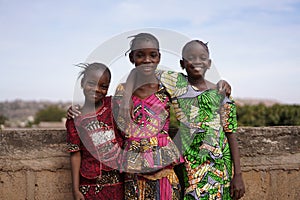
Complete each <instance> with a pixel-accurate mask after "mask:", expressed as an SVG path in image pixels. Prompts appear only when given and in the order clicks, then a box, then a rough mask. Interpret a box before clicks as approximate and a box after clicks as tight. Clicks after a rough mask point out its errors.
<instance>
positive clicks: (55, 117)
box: [34, 105, 66, 124]
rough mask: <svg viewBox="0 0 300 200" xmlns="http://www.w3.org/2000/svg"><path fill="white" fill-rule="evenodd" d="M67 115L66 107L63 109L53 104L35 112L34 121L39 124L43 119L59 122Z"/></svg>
mask: <svg viewBox="0 0 300 200" xmlns="http://www.w3.org/2000/svg"><path fill="white" fill-rule="evenodd" d="M65 116H66V111H65V110H64V109H62V108H60V107H58V106H56V105H51V106H48V107H46V108H44V109H41V110H39V111H38V112H37V113H36V114H35V120H34V123H35V124H38V123H40V122H41V121H45V122H59V121H61V119H62V118H63V117H65Z"/></svg>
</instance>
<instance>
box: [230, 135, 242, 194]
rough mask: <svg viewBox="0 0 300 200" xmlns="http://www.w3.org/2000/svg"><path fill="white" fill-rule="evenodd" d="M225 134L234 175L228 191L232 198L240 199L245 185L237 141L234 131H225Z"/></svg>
mask: <svg viewBox="0 0 300 200" xmlns="http://www.w3.org/2000/svg"><path fill="white" fill-rule="evenodd" d="M226 136H227V139H228V142H229V147H230V151H231V156H232V160H233V165H234V175H233V179H232V181H231V185H230V193H231V196H232V197H233V199H240V198H241V197H243V196H244V193H245V185H244V181H243V177H242V170H241V164H240V153H239V149H238V142H237V140H236V136H235V133H226Z"/></svg>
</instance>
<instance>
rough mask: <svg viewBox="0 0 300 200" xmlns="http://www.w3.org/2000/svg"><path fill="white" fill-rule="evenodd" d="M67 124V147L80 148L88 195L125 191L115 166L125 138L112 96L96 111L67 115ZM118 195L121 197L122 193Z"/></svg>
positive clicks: (84, 186)
mask: <svg viewBox="0 0 300 200" xmlns="http://www.w3.org/2000/svg"><path fill="white" fill-rule="evenodd" d="M66 128H67V132H68V134H67V143H68V144H69V149H68V150H69V151H70V152H75V151H80V152H81V166H80V175H81V180H80V181H81V182H80V184H81V187H80V189H81V191H82V193H83V194H86V199H95V198H98V197H101V198H100V199H103V197H105V198H106V199H111V198H109V197H110V196H111V195H114V194H112V193H118V195H121V194H123V193H122V192H120V191H123V190H122V188H120V186H119V185H120V184H121V185H122V184H123V180H122V179H121V178H120V177H119V176H120V174H119V172H117V171H116V170H114V169H113V168H116V167H117V165H118V163H117V161H118V156H119V151H120V146H121V145H122V138H121V136H120V135H119V134H120V133H119V132H118V130H117V129H116V127H115V125H114V123H113V118H112V112H111V98H110V97H106V98H105V99H104V100H103V105H102V107H101V108H100V109H99V110H98V111H97V112H96V114H86V115H83V116H79V117H77V118H75V120H73V119H72V120H69V119H68V120H67V122H66ZM99 177H100V178H99ZM96 180H97V181H96ZM112 184H113V185H112ZM104 186H105V187H104ZM106 186H107V188H106ZM122 187H123V186H122ZM98 193H99V194H98ZM98 199H99V198H98ZM113 199H115V198H113ZM117 199H120V200H121V199H123V196H122V197H121V198H117Z"/></svg>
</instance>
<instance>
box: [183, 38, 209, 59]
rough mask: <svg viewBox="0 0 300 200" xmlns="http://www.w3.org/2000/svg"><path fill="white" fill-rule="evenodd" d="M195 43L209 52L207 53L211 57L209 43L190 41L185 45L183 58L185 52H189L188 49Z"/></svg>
mask: <svg viewBox="0 0 300 200" xmlns="http://www.w3.org/2000/svg"><path fill="white" fill-rule="evenodd" d="M193 43H198V44H200V45H201V46H202V47H203V48H204V49H205V50H206V51H207V53H208V55H209V50H208V45H207V44H208V42H207V43H204V42H202V41H201V40H191V41H189V42H188V43H186V44H185V45H184V47H183V48H182V56H183V54H184V52H185V51H186V50H187V48H188V47H190V46H191V45H192V44H193Z"/></svg>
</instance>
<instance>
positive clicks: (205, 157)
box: [159, 40, 245, 200]
mask: <svg viewBox="0 0 300 200" xmlns="http://www.w3.org/2000/svg"><path fill="white" fill-rule="evenodd" d="M180 64H181V67H182V68H183V69H185V70H186V72H187V76H186V75H184V74H182V73H176V72H170V71H161V72H160V75H159V76H160V80H161V82H162V83H163V84H164V86H165V87H166V88H167V91H168V93H169V94H170V96H171V99H172V104H173V106H174V110H175V114H176V118H177V119H178V120H179V123H180V126H179V134H177V135H179V137H180V139H181V143H182V152H183V155H184V158H185V163H184V167H183V174H184V188H185V190H184V199H185V200H189V199H226V200H227V199H239V198H241V197H242V196H243V195H244V193H245V186H244V182H243V179H242V172H241V167H240V157H239V150H238V143H237V140H236V137H235V132H236V130H237V118H236V107H235V103H234V101H233V99H232V98H230V99H229V98H227V97H224V95H221V94H219V93H218V91H217V87H216V85H215V84H213V83H211V82H209V81H207V80H206V79H205V77H204V76H205V73H206V71H207V70H208V69H209V68H210V66H211V59H210V58H209V50H208V47H207V44H205V43H203V42H202V41H199V40H192V41H190V42H188V43H187V44H186V45H185V46H184V47H183V50H182V60H180Z"/></svg>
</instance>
